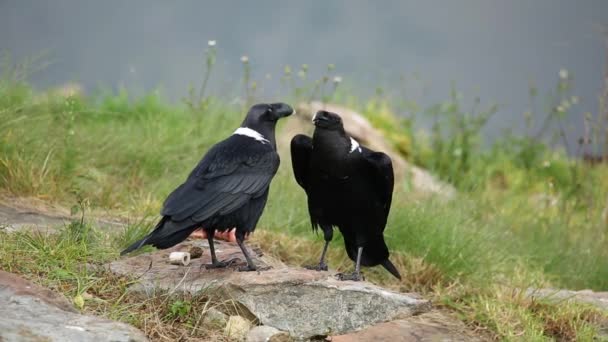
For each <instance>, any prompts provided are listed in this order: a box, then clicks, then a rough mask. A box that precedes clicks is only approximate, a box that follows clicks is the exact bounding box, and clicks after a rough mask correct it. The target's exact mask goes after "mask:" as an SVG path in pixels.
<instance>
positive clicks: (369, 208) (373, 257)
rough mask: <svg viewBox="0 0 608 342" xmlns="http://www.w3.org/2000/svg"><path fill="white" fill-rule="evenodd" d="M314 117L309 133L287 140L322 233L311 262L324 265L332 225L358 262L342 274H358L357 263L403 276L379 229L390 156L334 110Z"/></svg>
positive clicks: (387, 198)
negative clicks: (354, 133)
mask: <svg viewBox="0 0 608 342" xmlns="http://www.w3.org/2000/svg"><path fill="white" fill-rule="evenodd" d="M313 122H314V124H315V131H314V134H313V137H312V139H311V138H310V137H308V136H305V135H301V134H299V135H296V136H295V137H294V138H293V139H292V140H291V161H292V166H293V171H294V174H295V178H296V181H297V182H298V184H300V186H301V187H302V188H304V190H305V191H306V194H307V195H308V211H309V214H310V220H311V223H312V227H313V230H315V231H316V230H317V229H318V228H319V227H320V228H321V229H322V230H323V233H324V237H325V247H324V248H323V253H322V254H321V260H320V262H319V265H316V266H312V267H309V268H314V269H317V270H327V265H326V264H325V254H326V252H327V247H328V245H329V242H330V241H331V239H332V238H333V227H334V226H336V227H338V229H340V232H341V233H342V236H343V237H344V245H345V248H346V252H347V253H348V256H349V257H350V259H351V260H353V261H355V263H356V264H355V272H354V273H353V274H341V275H340V277H341V279H350V280H360V279H361V275H360V265H363V266H376V265H382V266H384V268H386V269H387V270H388V271H389V272H390V273H391V274H392V275H394V276H395V277H397V278H399V279H401V276H400V275H399V272H398V271H397V269H396V268H395V266H394V265H393V264H392V263H391V262H390V260H389V259H388V257H389V251H388V247H387V246H386V243H385V242H384V235H383V233H384V228H385V226H386V220H387V218H388V214H389V211H390V207H391V200H392V196H393V183H394V176H393V166H392V162H391V159H390V157H389V156H387V155H386V154H384V153H382V152H374V151H372V150H370V149H368V148H366V147H363V146H360V145H359V144H358V143H357V141H355V140H354V139H352V138H351V137H349V136H348V135H347V134H346V132H345V131H344V126H343V124H342V119H341V118H340V116H338V115H337V114H335V113H330V112H326V111H319V112H318V113H317V114H316V115H315V117H314V119H313Z"/></svg>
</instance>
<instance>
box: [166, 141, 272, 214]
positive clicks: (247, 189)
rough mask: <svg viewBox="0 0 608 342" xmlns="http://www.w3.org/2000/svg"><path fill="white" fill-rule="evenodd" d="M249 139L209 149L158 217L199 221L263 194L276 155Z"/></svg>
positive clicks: (167, 201)
mask: <svg viewBox="0 0 608 342" xmlns="http://www.w3.org/2000/svg"><path fill="white" fill-rule="evenodd" d="M249 140H250V138H247V137H241V136H234V135H233V136H231V137H230V138H228V139H226V140H224V141H223V142H221V143H219V144H217V145H215V146H214V147H212V148H211V150H209V152H208V153H207V154H206V155H205V156H204V158H203V160H201V161H200V163H199V164H198V165H197V167H196V168H195V169H194V170H193V171H192V172H191V173H190V176H188V179H187V180H186V181H185V182H184V183H183V184H182V185H180V186H179V187H178V188H177V189H175V190H174V191H173V192H172V193H171V194H170V195H169V197H168V198H167V199H166V200H165V203H164V206H163V209H162V211H161V214H162V215H163V216H170V217H171V219H172V220H173V221H181V220H184V219H186V218H191V219H192V220H194V221H196V222H201V221H203V220H206V219H207V218H209V217H211V216H213V215H215V214H220V215H224V214H229V213H230V212H232V211H234V210H236V209H238V208H240V207H241V206H243V205H244V204H245V203H247V201H249V200H250V199H251V198H256V197H259V196H261V195H263V194H264V193H265V192H266V190H267V189H268V186H269V185H270V181H271V180H272V178H273V177H274V175H275V173H276V172H277V169H278V167H279V156H278V155H277V153H276V152H275V151H274V149H273V148H272V147H271V146H270V145H269V144H262V143H258V142H255V143H252V142H251V141H249Z"/></svg>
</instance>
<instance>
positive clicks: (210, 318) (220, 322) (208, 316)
mask: <svg viewBox="0 0 608 342" xmlns="http://www.w3.org/2000/svg"><path fill="white" fill-rule="evenodd" d="M203 323H204V324H206V325H210V326H213V327H217V328H224V327H225V326H226V324H227V323H228V316H227V315H226V314H224V313H223V312H221V311H219V310H217V309H215V308H211V309H209V310H207V312H206V313H205V317H204V318H203Z"/></svg>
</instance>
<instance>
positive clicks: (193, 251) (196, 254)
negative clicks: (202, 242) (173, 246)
mask: <svg viewBox="0 0 608 342" xmlns="http://www.w3.org/2000/svg"><path fill="white" fill-rule="evenodd" d="M201 256H203V249H202V248H200V247H198V246H192V248H190V258H191V259H198V258H200V257H201Z"/></svg>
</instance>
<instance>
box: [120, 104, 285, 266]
mask: <svg viewBox="0 0 608 342" xmlns="http://www.w3.org/2000/svg"><path fill="white" fill-rule="evenodd" d="M292 113H293V109H292V108H291V107H290V106H288V105H286V104H284V103H273V104H257V105H254V106H253V107H251V109H250V110H249V112H248V113H247V117H245V120H244V121H243V123H242V124H241V127H239V128H238V129H237V130H236V131H234V134H232V135H231V136H230V137H229V138H227V139H225V140H223V141H221V142H219V143H217V144H216V145H214V146H213V147H211V149H210V150H209V151H208V152H207V154H206V155H205V156H204V157H203V159H202V160H201V161H200V162H199V163H198V165H197V166H196V167H195V168H194V170H192V172H191V173H190V175H189V176H188V179H186V181H185V182H184V183H183V184H182V185H180V186H179V187H177V189H175V190H173V192H172V193H171V194H170V195H169V197H167V199H166V200H165V203H164V205H163V209H162V211H161V215H162V218H161V219H160V221H159V222H158V224H157V225H156V227H155V228H154V230H153V231H152V232H151V233H150V234H148V235H147V236H146V237H144V238H143V239H141V240H139V241H137V242H135V243H134V244H132V245H131V246H129V247H128V248H127V249H125V250H124V251H122V252H121V255H123V254H126V253H129V252H131V251H134V250H136V249H138V248H140V247H142V246H144V245H152V246H154V247H157V248H160V249H165V248H169V247H172V246H174V245H176V244H178V243H180V242H181V241H183V240H185V239H186V238H187V237H188V236H189V235H190V234H191V233H192V232H193V231H194V230H195V229H197V228H199V227H202V228H203V230H205V232H206V233H207V239H208V241H209V249H210V250H211V260H212V265H210V267H225V266H226V263H225V262H220V261H218V260H217V257H216V255H215V249H214V246H213V235H214V233H215V231H216V230H218V231H226V230H229V229H232V228H234V227H236V241H237V243H238V245H239V247H240V248H241V250H242V251H243V254H244V255H245V259H246V260H247V267H246V268H244V269H241V270H251V271H253V270H255V269H256V267H255V264H254V263H253V262H252V261H251V258H250V257H249V253H248V252H247V249H246V247H245V245H244V242H243V240H244V238H245V236H246V235H247V234H248V233H250V232H253V231H254V230H255V226H256V224H257V222H258V220H259V218H260V216H261V215H262V211H263V210H264V207H265V205H266V199H267V198H268V188H269V186H270V181H271V180H272V178H273V177H274V175H275V173H276V172H277V169H278V168H279V162H280V161H279V155H278V154H277V152H276V142H275V136H274V135H275V134H274V130H275V126H276V123H277V121H278V120H279V119H280V118H283V117H286V116H289V115H291V114H292Z"/></svg>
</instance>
